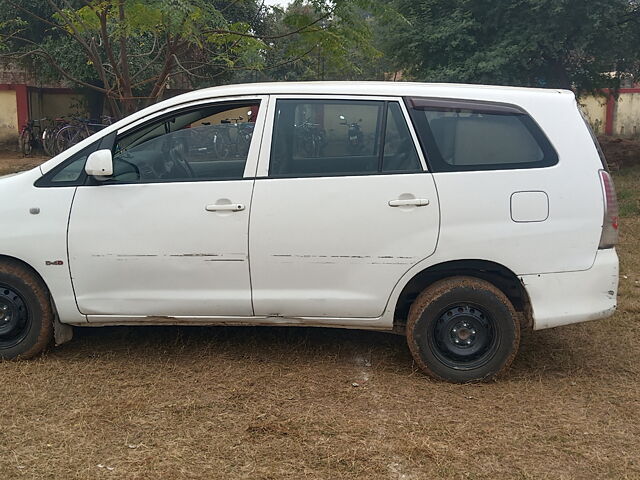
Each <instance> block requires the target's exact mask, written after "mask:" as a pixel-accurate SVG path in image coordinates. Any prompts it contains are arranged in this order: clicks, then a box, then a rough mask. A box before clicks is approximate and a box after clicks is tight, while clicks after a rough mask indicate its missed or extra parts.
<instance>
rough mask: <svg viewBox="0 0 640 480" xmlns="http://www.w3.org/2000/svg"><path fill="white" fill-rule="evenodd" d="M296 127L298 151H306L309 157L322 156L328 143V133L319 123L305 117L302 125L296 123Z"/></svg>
mask: <svg viewBox="0 0 640 480" xmlns="http://www.w3.org/2000/svg"><path fill="white" fill-rule="evenodd" d="M294 127H295V129H296V142H297V144H298V148H297V149H296V150H297V151H300V150H302V151H304V153H305V154H306V156H307V157H311V158H314V157H316V158H317V157H320V156H322V153H323V151H324V147H325V146H326V145H327V134H326V132H325V130H324V129H323V128H321V127H320V124H318V123H311V122H310V121H309V120H307V119H304V120H303V121H302V123H301V124H300V125H294Z"/></svg>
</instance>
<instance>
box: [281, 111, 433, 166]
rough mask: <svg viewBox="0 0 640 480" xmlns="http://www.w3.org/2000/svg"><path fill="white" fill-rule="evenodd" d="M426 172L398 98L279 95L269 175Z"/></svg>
mask: <svg viewBox="0 0 640 480" xmlns="http://www.w3.org/2000/svg"><path fill="white" fill-rule="evenodd" d="M420 171H422V165H421V163H420V160H419V157H418V154H417V151H416V147H415V144H414V142H413V138H412V137H411V134H410V132H409V127H408V125H407V122H406V120H405V117H404V114H403V113H402V109H401V107H400V104H399V103H398V102H393V101H391V102H390V101H368V100H331V99H327V100H312V99H301V100H288V99H281V100H278V102H277V106H276V117H275V123H274V130H273V141H272V146H271V161H270V166H269V176H270V177H314V176H338V175H372V174H379V173H409V172H420Z"/></svg>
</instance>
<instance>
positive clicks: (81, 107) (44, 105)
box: [29, 90, 87, 120]
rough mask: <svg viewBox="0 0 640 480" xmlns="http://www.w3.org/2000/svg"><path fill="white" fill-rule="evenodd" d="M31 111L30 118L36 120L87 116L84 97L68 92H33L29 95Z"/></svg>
mask: <svg viewBox="0 0 640 480" xmlns="http://www.w3.org/2000/svg"><path fill="white" fill-rule="evenodd" d="M29 110H30V112H29V114H30V117H31V118H32V119H36V120H37V119H40V118H49V119H53V118H57V117H66V116H72V115H77V116H81V117H86V116H87V108H86V101H85V98H84V96H83V95H77V94H73V93H67V92H49V91H46V90H44V91H42V90H32V91H31V92H30V93H29Z"/></svg>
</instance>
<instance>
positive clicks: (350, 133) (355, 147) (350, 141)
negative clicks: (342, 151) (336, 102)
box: [340, 115, 364, 153]
mask: <svg viewBox="0 0 640 480" xmlns="http://www.w3.org/2000/svg"><path fill="white" fill-rule="evenodd" d="M340 120H342V122H341V123H340V125H345V126H347V127H349V128H348V129H347V148H348V150H349V153H359V152H361V151H362V149H363V147H364V145H363V140H364V134H363V133H362V128H361V127H360V122H362V119H361V118H360V119H358V121H354V122H348V121H347V119H346V117H345V116H344V115H340Z"/></svg>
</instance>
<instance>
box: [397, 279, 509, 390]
mask: <svg viewBox="0 0 640 480" xmlns="http://www.w3.org/2000/svg"><path fill="white" fill-rule="evenodd" d="M407 343H408V344H409V349H410V351H411V354H412V355H413V358H414V360H415V361H416V363H417V364H418V365H419V366H420V368H421V369H422V370H423V371H424V372H425V373H426V374H427V375H429V376H431V377H433V378H436V379H438V380H445V381H448V382H453V383H470V382H481V381H488V380H491V379H493V378H495V377H497V376H499V375H500V374H502V373H504V372H505V371H506V370H507V369H508V368H509V366H510V365H511V363H512V362H513V359H514V358H515V356H516V353H517V352H518V347H519V346H520V322H519V319H518V315H517V314H516V311H515V309H514V308H513V305H512V304H511V302H510V301H509V299H508V298H507V297H506V295H505V294H504V293H503V292H502V291H501V290H499V289H498V288H496V287H495V286H494V285H493V284H491V283H489V282H487V281H484V280H481V279H478V278H474V277H451V278H447V279H444V280H439V281H437V282H435V283H433V284H432V285H430V286H429V287H427V288H426V289H425V290H424V291H423V292H422V293H421V294H420V295H419V296H418V298H417V299H416V300H415V302H414V303H413V305H412V306H411V309H410V310H409V319H408V322H407Z"/></svg>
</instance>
